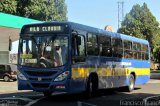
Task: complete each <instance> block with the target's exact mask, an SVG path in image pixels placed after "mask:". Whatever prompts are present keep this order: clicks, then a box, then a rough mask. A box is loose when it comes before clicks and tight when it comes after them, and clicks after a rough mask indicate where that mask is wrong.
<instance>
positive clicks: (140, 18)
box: [118, 3, 159, 49]
mask: <svg viewBox="0 0 160 106" xmlns="http://www.w3.org/2000/svg"><path fill="white" fill-rule="evenodd" d="M158 26H159V23H158V22H157V21H156V18H155V17H154V16H153V15H152V13H151V12H150V10H149V9H148V7H147V4H146V3H144V4H143V6H140V5H139V4H136V5H134V6H133V8H132V10H131V11H130V12H129V13H128V14H126V16H125V19H124V21H123V22H122V24H121V28H119V29H118V32H119V33H124V34H128V35H132V36H135V37H139V38H143V39H147V40H148V41H149V42H150V45H151V47H152V49H153V47H154V45H155V44H156V43H157V42H155V41H156V40H155V39H156V38H155V36H158V30H159V27H158Z"/></svg>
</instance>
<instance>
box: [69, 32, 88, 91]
mask: <svg viewBox="0 0 160 106" xmlns="http://www.w3.org/2000/svg"><path fill="white" fill-rule="evenodd" d="M85 56H86V53H85V39H84V36H83V35H73V37H72V72H71V73H72V77H71V79H72V80H71V89H72V90H73V91H82V90H84V88H85V69H84V67H85V62H86V57H85Z"/></svg>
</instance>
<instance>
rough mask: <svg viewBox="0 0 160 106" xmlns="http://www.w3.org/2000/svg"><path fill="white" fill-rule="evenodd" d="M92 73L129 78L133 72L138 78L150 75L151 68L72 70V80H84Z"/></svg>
mask: <svg viewBox="0 0 160 106" xmlns="http://www.w3.org/2000/svg"><path fill="white" fill-rule="evenodd" d="M91 72H97V74H98V76H128V75H129V74H130V73H131V72H135V74H136V76H139V75H150V69H149V68H72V78H84V77H87V76H88V75H89V73H91Z"/></svg>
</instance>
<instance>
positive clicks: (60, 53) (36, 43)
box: [18, 35, 68, 68]
mask: <svg viewBox="0 0 160 106" xmlns="http://www.w3.org/2000/svg"><path fill="white" fill-rule="evenodd" d="M19 44H20V46H19V62H18V63H19V64H20V65H23V66H30V67H43V68H54V67H59V66H62V65H64V64H66V62H67V56H68V37H67V35H54V36H29V37H22V38H21V39H20V42H19Z"/></svg>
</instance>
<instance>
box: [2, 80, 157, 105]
mask: <svg viewBox="0 0 160 106" xmlns="http://www.w3.org/2000/svg"><path fill="white" fill-rule="evenodd" d="M0 84H1V85H2V84H3V85H5V84H7V85H8V86H7V88H8V89H5V88H4V89H5V90H4V91H3V90H2V88H3V86H0V88H1V90H0V106H24V105H26V106H107V105H108V106H120V105H121V106H128V105H132V106H143V105H145V103H148V104H147V106H150V105H151V106H155V105H160V98H159V95H160V80H159V79H156V80H155V79H151V80H150V81H149V83H147V84H146V85H140V86H136V88H135V90H134V91H133V92H131V93H128V92H124V91H123V89H107V90H99V91H98V92H97V94H96V96H94V97H92V98H89V99H87V98H85V97H84V96H83V94H58V93H53V96H52V97H50V98H45V97H43V94H42V93H38V92H31V91H23V92H22V91H17V90H15V88H16V82H3V81H1V82H0ZM9 85H10V87H9ZM11 85H12V86H11ZM6 90H8V92H7V91H6Z"/></svg>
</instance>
